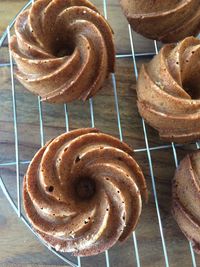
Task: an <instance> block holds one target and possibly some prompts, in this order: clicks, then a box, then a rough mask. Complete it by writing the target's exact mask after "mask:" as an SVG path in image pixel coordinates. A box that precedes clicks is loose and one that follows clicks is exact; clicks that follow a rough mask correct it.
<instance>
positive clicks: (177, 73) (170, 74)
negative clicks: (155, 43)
mask: <svg viewBox="0 0 200 267" xmlns="http://www.w3.org/2000/svg"><path fill="white" fill-rule="evenodd" d="M199 61H200V40H198V39H196V38H194V37H188V38H186V39H184V40H183V41H182V42H180V43H179V44H178V45H177V46H175V45H165V46H164V47H163V48H162V49H161V50H160V52H159V54H158V55H156V56H155V57H154V58H153V60H152V61H151V62H150V63H149V64H147V65H143V66H142V68H141V71H140V74H139V79H138V84H137V95H138V109H139V112H140V114H141V116H142V117H143V118H144V119H145V120H146V121H147V122H148V123H149V124H150V125H151V126H152V127H153V128H155V129H157V130H158V131H159V135H160V137H161V138H162V139H166V140H168V141H175V142H180V143H182V142H187V141H192V140H197V139H198V138H199V137H200V100H199V98H200V93H199V92H200V85H199V84H200V75H199V71H200V64H199Z"/></svg>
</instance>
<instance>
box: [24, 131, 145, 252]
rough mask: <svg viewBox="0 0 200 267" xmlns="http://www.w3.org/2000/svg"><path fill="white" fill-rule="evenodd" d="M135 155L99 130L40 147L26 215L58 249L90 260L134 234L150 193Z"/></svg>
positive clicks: (29, 178) (27, 184) (28, 182)
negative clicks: (143, 201)
mask: <svg viewBox="0 0 200 267" xmlns="http://www.w3.org/2000/svg"><path fill="white" fill-rule="evenodd" d="M132 155H133V151H132V150H131V149H130V147H129V146H128V145H126V144H125V143H123V142H120V141H119V140H118V139H116V138H114V137H112V136H110V135H106V134H103V133H101V132H100V131H99V130H97V129H91V128H86V129H79V130H74V131H71V132H68V133H64V134H62V135H60V136H58V137H57V138H55V139H54V140H52V141H50V142H49V143H47V144H46V145H45V146H44V147H42V148H41V149H40V150H39V151H38V153H37V154H36V155H35V157H34V158H33V160H32V162H31V163H30V165H29V167H28V170H27V173H26V175H25V178H24V207H25V211H26V214H27V216H28V218H29V220H30V222H31V224H32V225H33V227H34V228H35V229H36V231H37V232H38V234H39V235H40V236H41V238H42V239H43V240H45V242H47V243H48V244H49V245H51V246H52V247H54V248H55V249H56V250H59V251H65V252H72V253H73V254H74V255H78V256H90V255H95V254H98V253H101V252H103V251H104V250H106V249H109V248H110V247H111V246H113V245H114V244H115V243H116V242H117V241H118V240H120V241H123V240H125V239H126V238H127V237H128V236H129V235H130V233H131V232H132V231H133V230H134V229H135V227H136V225H137V222H138V219H139V217H140V213H141V209H142V197H143V199H144V200H147V197H148V195H147V188H146V182H145V179H144V176H143V174H142V171H141V170H140V167H139V166H138V164H137V163H136V161H135V160H134V159H133V157H132Z"/></svg>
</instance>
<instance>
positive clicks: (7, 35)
mask: <svg viewBox="0 0 200 267" xmlns="http://www.w3.org/2000/svg"><path fill="white" fill-rule="evenodd" d="M32 3H33V0H30V1H29V2H28V3H27V4H26V5H25V6H24V8H23V9H22V10H21V11H20V12H22V11H23V10H25V9H26V8H27V7H29V6H30V5H31V4H32ZM102 4H103V10H104V16H105V18H106V19H108V20H109V18H108V14H107V0H102ZM17 15H18V14H17ZM16 17H17V16H16ZM15 20H16V18H15V19H14V20H13V21H12V22H11V23H10V25H9V26H8V28H7V31H5V32H4V34H3V36H2V38H1V39H0V48H1V47H2V46H3V44H4V42H5V41H6V39H8V42H9V39H10V29H11V28H12V27H13V25H14V22H15ZM128 32H129V38H130V45H131V51H132V53H131V54H124V55H116V58H122V59H123V58H132V60H133V75H135V77H136V79H137V78H138V68H137V58H139V57H144V56H153V55H155V54H157V53H158V45H157V42H156V41H154V47H155V53H135V48H134V40H133V35H132V30H131V27H130V25H128ZM9 61H10V62H9V63H3V64H0V67H5V66H10V77H11V86H12V87H11V89H12V108H13V124H14V125H13V126H14V139H15V161H14V162H3V163H0V167H3V166H15V167H16V186H17V205H16V204H15V202H14V201H13V199H12V197H11V195H10V193H9V191H8V190H7V188H6V185H5V183H4V182H3V179H2V178H1V177H0V186H1V189H2V191H3V193H4V194H5V196H6V197H7V199H8V201H9V203H10V205H11V206H12V208H13V210H14V211H15V212H16V214H17V215H18V217H19V218H20V219H21V220H22V221H23V223H24V224H25V225H26V226H27V227H28V228H29V229H30V231H31V232H32V233H33V234H34V235H36V236H37V237H38V239H39V240H40V242H41V243H43V244H44V245H45V246H46V247H48V249H49V250H50V251H52V252H53V253H54V254H55V255H56V256H58V257H59V258H60V259H61V260H63V261H64V262H65V263H67V264H69V265H71V266H73V267H81V258H80V257H77V261H76V262H72V261H71V260H69V259H68V258H67V256H64V255H63V254H61V253H59V252H57V251H56V250H54V249H53V248H52V247H50V246H48V245H47V244H46V243H44V242H43V241H42V240H41V239H40V237H39V236H38V235H37V233H36V232H35V231H34V229H33V228H32V227H31V225H30V224H29V222H28V221H27V220H26V218H25V217H24V216H23V214H22V212H21V192H20V165H22V164H29V162H30V161H28V160H27V161H20V160H19V143H18V124H17V108H16V96H15V81H14V73H13V65H14V62H13V59H12V56H11V53H10V52H9ZM112 86H113V94H114V100H115V110H116V117H117V124H118V131H119V138H120V140H121V141H122V140H123V129H122V126H121V118H120V109H119V103H118V95H117V85H116V78H115V74H114V73H113V74H112ZM89 109H90V120H91V127H95V117H94V109H93V100H92V99H90V100H89ZM38 113H39V124H40V140H41V141H40V144H41V146H43V145H44V143H45V142H44V127H43V113H42V103H41V101H40V97H38ZM63 113H64V116H65V125H66V131H69V116H68V107H67V104H64V109H63ZM141 123H142V128H143V133H144V139H145V147H144V148H141V149H135V150H134V152H136V153H140V152H146V154H147V158H148V163H149V172H150V176H151V182H152V188H153V195H154V201H155V208H156V213H157V220H158V225H159V231H160V237H161V241H162V250H163V257H164V260H165V266H166V267H168V266H169V259H168V252H167V246H166V242H165V236H164V233H163V226H162V220H161V215H160V209H159V203H158V197H157V191H156V181H155V177H154V168H153V164H152V157H151V151H154V150H162V149H171V150H172V153H173V157H174V163H175V166H176V167H177V166H178V159H177V152H176V147H177V146H181V145H175V144H174V143H172V144H171V145H163V146H156V147H149V141H148V135H147V129H146V125H145V122H144V120H143V119H142V121H141ZM196 147H197V148H198V149H199V144H198V143H196ZM133 247H134V251H135V258H136V264H137V267H140V266H141V260H140V254H139V249H138V244H137V235H136V232H134V233H133ZM189 249H190V252H191V261H192V266H193V267H196V266H197V265H196V260H195V255H194V252H193V249H192V246H191V243H189ZM105 263H106V266H107V267H109V266H110V259H109V252H108V251H106V252H105Z"/></svg>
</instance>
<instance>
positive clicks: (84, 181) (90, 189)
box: [75, 177, 96, 200]
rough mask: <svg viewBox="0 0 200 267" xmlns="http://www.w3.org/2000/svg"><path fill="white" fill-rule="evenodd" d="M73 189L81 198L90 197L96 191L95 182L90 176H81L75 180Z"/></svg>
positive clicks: (86, 198)
mask: <svg viewBox="0 0 200 267" xmlns="http://www.w3.org/2000/svg"><path fill="white" fill-rule="evenodd" d="M75 191H76V193H77V196H78V198H80V199H81V200H88V199H91V198H92V197H93V196H94V194H95V191H96V184H95V181H94V180H93V179H91V178H90V177H81V178H79V179H78V181H77V182H76V186H75Z"/></svg>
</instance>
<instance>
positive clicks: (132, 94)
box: [0, 0, 200, 267]
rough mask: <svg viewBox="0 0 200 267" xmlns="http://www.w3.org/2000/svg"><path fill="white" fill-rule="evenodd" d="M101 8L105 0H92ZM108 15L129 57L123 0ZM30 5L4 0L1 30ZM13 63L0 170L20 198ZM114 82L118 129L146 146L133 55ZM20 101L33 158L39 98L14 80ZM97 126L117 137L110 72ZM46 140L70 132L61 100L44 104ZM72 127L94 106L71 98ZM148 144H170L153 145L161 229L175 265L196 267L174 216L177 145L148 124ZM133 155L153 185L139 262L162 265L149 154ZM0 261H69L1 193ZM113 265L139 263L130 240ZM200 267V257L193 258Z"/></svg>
mask: <svg viewBox="0 0 200 267" xmlns="http://www.w3.org/2000/svg"><path fill="white" fill-rule="evenodd" d="M93 2H94V3H95V4H96V5H97V6H98V7H99V9H100V10H101V11H103V9H102V5H101V1H100V0H99V1H97V0H96V1H93ZM108 2H109V5H108V19H109V22H110V24H111V26H112V27H113V29H114V32H115V44H116V51H117V54H130V53H131V47H130V41H129V34H128V27H127V22H126V19H125V18H124V16H123V15H122V12H121V9H120V7H119V4H118V1H116V0H110V1H108ZM25 3H26V1H23V0H20V1H19V0H12V1H11V0H10V1H8V0H1V3H0V35H1V34H2V33H3V31H4V30H5V29H6V26H7V25H8V23H9V22H10V21H11V19H12V18H14V16H15V15H16V13H17V12H18V11H19V9H20V8H21V7H22V6H23V5H24V4H25ZM133 37H134V45H135V50H136V52H137V53H143V52H154V43H153V41H150V40H147V39H144V38H143V37H141V36H139V35H137V34H134V35H133ZM149 60H150V58H148V57H146V58H144V57H142V58H141V57H137V65H138V68H140V66H141V64H142V63H143V62H148V61H149ZM6 62H8V49H7V47H6V45H5V47H3V48H1V49H0V63H6ZM9 71H10V70H9V68H8V67H1V68H0V77H1V78H0V151H1V153H0V164H1V165H0V175H1V176H2V177H3V179H4V182H5V183H6V186H7V187H8V189H9V192H10V193H11V195H12V196H13V198H14V199H15V200H16V170H15V165H9V164H8V165H7V166H6V165H4V166H3V165H2V164H3V163H6V162H8V163H9V162H14V161H15V143H14V134H13V129H14V128H13V117H12V95H11V83H10V72H9ZM116 85H117V93H118V99H119V110H120V115H121V126H122V133H123V138H124V141H125V142H127V143H129V144H130V145H131V146H132V147H133V148H134V149H140V148H145V147H146V146H145V141H144V132H143V127H142V122H141V118H140V116H139V115H138V112H137V107H136V91H135V85H136V78H135V75H134V68H133V62H132V58H131V57H127V58H123V59H117V60H116ZM16 103H17V119H18V134H19V155H20V161H21V162H23V161H27V160H30V159H31V158H32V157H33V155H34V153H35V152H36V151H37V150H38V149H39V147H40V134H39V116H38V107H37V98H36V97H35V96H33V95H31V94H30V93H29V92H27V91H26V90H25V89H24V88H23V87H22V86H21V85H20V84H19V83H18V82H17V81H16ZM93 105H94V118H95V126H96V127H98V128H100V129H101V130H102V131H105V132H107V133H110V134H113V135H114V136H119V131H118V124H117V116H116V111H115V101H114V93H113V87H112V79H111V77H110V78H109V79H108V81H107V82H106V83H105V86H104V88H103V90H102V91H101V92H100V93H99V94H98V95H97V96H96V97H95V98H94V100H93ZM42 110H43V120H44V136H45V141H47V140H49V139H50V138H52V137H55V136H56V135H59V134H61V133H62V132H64V131H65V119H64V108H63V106H62V105H50V104H43V105H42ZM68 112H69V126H70V129H75V128H79V127H89V126H90V125H91V122H90V110H89V103H88V102H86V103H84V104H83V103H81V102H78V101H76V102H74V103H72V104H69V105H68ZM146 129H147V134H148V142H149V146H150V147H152V148H153V147H158V146H162V145H168V146H169V147H168V148H165V149H156V150H151V159H152V164H153V174H154V178H155V182H156V190H157V197H158V202H159V208H160V215H161V220H162V224H163V234H164V239H165V244H166V248H167V254H168V260H169V264H170V266H174V267H179V266H184V267H187V266H192V260H191V254H190V250H189V245H188V242H187V241H186V239H185V237H184V236H183V234H182V233H181V232H180V230H179V228H178V226H177V225H176V223H175V221H174V220H173V218H172V215H171V211H170V209H171V179H172V177H173V174H174V171H175V162H174V155H173V151H172V148H171V146H170V144H169V143H163V142H162V141H160V140H159V138H158V134H157V133H156V131H154V130H153V129H152V128H150V127H148V126H146ZM195 148H196V147H195V145H194V144H191V145H184V146H181V147H179V146H178V147H177V149H176V150H177V155H178V160H180V159H182V158H183V157H184V155H185V154H186V153H188V151H191V150H194V149H195ZM135 158H136V160H137V161H138V162H139V164H140V165H141V166H142V169H143V172H144V174H145V177H146V180H147V184H148V188H149V203H148V204H147V205H144V207H143V213H142V216H141V219H140V222H139V225H138V227H137V231H136V236H137V242H138V250H139V256H140V261H141V266H145V267H147V266H153V267H160V266H165V258H164V254H163V248H162V240H161V237H160V230H159V224H158V219H157V213H156V206H155V198H154V194H153V188H152V176H151V175H150V168H149V161H148V157H147V152H146V150H145V149H144V150H143V151H142V152H140V153H135ZM26 168H27V164H20V177H21V180H22V179H23V175H24V173H25V171H26ZM0 201H1V205H0V239H1V242H0V266H9V267H10V266H13V267H18V266H29V267H30V266H36V265H37V266H46V267H47V266H51V267H52V266H57V267H58V266H63V265H64V263H63V262H62V261H61V260H60V259H59V258H57V257H56V256H55V255H53V254H52V253H51V252H50V251H49V250H48V249H47V248H45V247H44V246H43V245H42V244H41V243H40V242H39V241H38V240H37V239H36V238H35V237H34V236H33V234H32V233H31V232H30V231H29V230H28V229H27V227H26V226H25V225H24V224H23V223H22V222H21V221H20V219H18V218H17V216H16V214H15V213H14V212H13V210H12V208H11V206H10V205H9V203H8V201H7V199H6V198H5V196H4V195H3V193H2V191H1V190H0ZM109 256H110V265H111V266H116V267H118V266H126V267H132V266H136V257H135V252H134V246H133V240H132V237H131V238H130V239H129V240H128V241H127V242H126V243H124V244H119V245H116V246H115V247H114V248H112V249H111V250H110V251H109ZM196 261H197V265H198V264H199V266H200V257H199V256H196ZM81 262H82V266H86V267H87V266H96V267H98V266H99V267H100V266H101V267H102V266H105V257H104V254H102V255H99V256H96V257H91V258H84V259H82V260H81Z"/></svg>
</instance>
